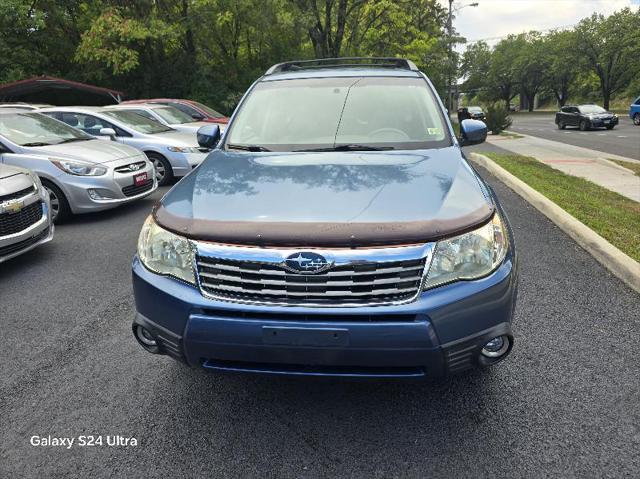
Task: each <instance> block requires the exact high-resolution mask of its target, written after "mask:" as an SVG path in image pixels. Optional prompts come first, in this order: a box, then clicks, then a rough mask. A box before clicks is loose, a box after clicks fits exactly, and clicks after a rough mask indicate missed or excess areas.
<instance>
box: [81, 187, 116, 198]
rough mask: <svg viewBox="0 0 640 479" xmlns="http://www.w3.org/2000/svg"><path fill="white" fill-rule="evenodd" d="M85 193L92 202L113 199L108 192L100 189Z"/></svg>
mask: <svg viewBox="0 0 640 479" xmlns="http://www.w3.org/2000/svg"><path fill="white" fill-rule="evenodd" d="M87 193H89V198H91V199H92V200H112V199H114V196H113V193H112V192H111V191H109V190H105V189H102V188H97V189H93V188H91V189H89V190H87Z"/></svg>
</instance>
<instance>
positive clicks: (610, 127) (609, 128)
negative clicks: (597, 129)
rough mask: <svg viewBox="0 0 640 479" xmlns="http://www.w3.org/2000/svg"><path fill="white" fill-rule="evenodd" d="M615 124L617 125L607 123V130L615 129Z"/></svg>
mask: <svg viewBox="0 0 640 479" xmlns="http://www.w3.org/2000/svg"><path fill="white" fill-rule="evenodd" d="M614 126H615V125H607V126H606V127H605V128H606V129H607V130H613V127H614Z"/></svg>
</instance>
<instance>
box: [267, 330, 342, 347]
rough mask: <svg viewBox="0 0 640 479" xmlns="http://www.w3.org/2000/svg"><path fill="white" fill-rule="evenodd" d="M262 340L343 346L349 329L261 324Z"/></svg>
mask: <svg viewBox="0 0 640 479" xmlns="http://www.w3.org/2000/svg"><path fill="white" fill-rule="evenodd" d="M262 342H263V343H264V344H273V345H279V346H319V347H332V346H333V347H344V346H347V345H348V344H349V331H348V330H347V329H340V328H288V327H278V326H263V327H262Z"/></svg>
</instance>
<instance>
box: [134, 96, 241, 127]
mask: <svg viewBox="0 0 640 479" xmlns="http://www.w3.org/2000/svg"><path fill="white" fill-rule="evenodd" d="M132 103H159V104H161V105H171V106H173V107H175V108H177V109H178V110H180V111H183V112H185V113H186V114H187V115H189V116H191V117H192V118H193V119H194V120H198V121H207V122H209V123H218V124H219V125H226V124H227V123H229V118H228V117H226V116H224V115H223V114H222V113H218V112H217V111H215V110H214V109H213V108H209V107H208V106H207V105H203V104H202V103H198V102H197V101H193V100H183V99H179V98H152V99H149V100H127V101H123V102H122V104H132Z"/></svg>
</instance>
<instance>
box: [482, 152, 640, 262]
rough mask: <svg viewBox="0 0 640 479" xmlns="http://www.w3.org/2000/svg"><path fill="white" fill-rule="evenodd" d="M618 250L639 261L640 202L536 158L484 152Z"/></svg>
mask: <svg viewBox="0 0 640 479" xmlns="http://www.w3.org/2000/svg"><path fill="white" fill-rule="evenodd" d="M482 154H483V155H486V156H488V157H489V158H491V159H492V160H493V161H495V162H496V163H497V164H498V165H500V166H501V167H502V168H504V169H505V170H507V171H508V172H509V173H511V174H512V175H514V176H516V177H518V178H519V179H521V180H522V181H524V182H525V183H527V184H528V185H529V186H531V187H532V188H533V189H535V190H537V191H538V192H540V193H542V194H543V195H544V196H546V197H547V198H549V199H550V200H551V201H553V202H554V203H556V204H557V205H558V206H560V207H561V208H562V209H564V210H565V211H566V212H567V213H569V214H571V215H572V216H574V217H575V218H576V219H578V220H579V221H581V222H582V223H584V224H585V225H587V226H588V227H589V228H591V229H592V230H594V231H595V232H596V233H598V234H599V235H600V236H602V237H603V238H605V239H606V240H607V241H609V243H611V244H612V245H614V246H615V247H616V248H618V249H619V250H621V251H623V252H624V253H626V254H627V255H629V256H631V257H632V258H633V259H635V260H636V261H640V233H639V232H640V203H638V202H636V201H633V200H631V199H629V198H626V197H624V196H622V195H619V194H618V193H614V192H613V191H609V190H607V189H606V188H603V187H601V186H598V185H596V184H595V183H592V182H590V181H587V180H585V179H583V178H578V177H576V176H570V175H567V174H565V173H563V172H561V171H558V170H555V169H553V168H551V167H550V166H548V165H545V164H544V163H540V162H539V161H537V160H536V159H535V158H531V157H527V156H521V155H505V154H500V153H491V152H483V153H482Z"/></svg>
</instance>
